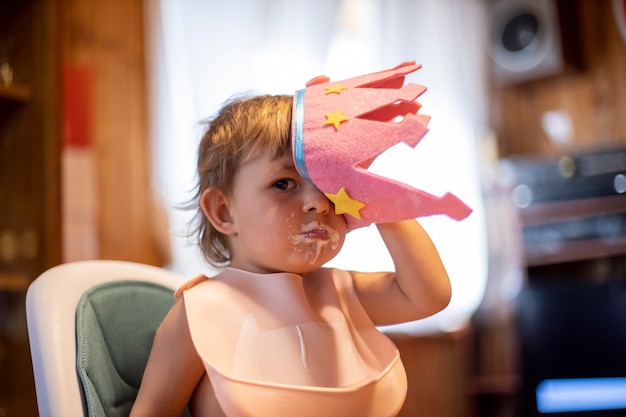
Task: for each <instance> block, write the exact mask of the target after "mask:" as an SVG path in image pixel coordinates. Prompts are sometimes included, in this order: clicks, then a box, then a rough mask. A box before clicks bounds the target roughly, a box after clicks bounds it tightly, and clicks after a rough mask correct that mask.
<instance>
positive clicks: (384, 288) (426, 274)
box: [354, 220, 452, 325]
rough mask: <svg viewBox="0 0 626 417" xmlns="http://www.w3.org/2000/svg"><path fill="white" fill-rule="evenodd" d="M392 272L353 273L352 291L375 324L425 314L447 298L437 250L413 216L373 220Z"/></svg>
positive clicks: (446, 283) (448, 291)
mask: <svg viewBox="0 0 626 417" xmlns="http://www.w3.org/2000/svg"><path fill="white" fill-rule="evenodd" d="M376 226H377V227H378V230H379V232H380V234H381V236H382V238H383V241H384V242H385V244H386V245H387V249H388V250H389V253H390V254H391V257H392V259H393V262H394V265H395V273H358V272H357V273H355V274H354V278H355V279H354V281H355V287H356V291H357V293H358V296H359V299H360V300H361V303H362V305H363V306H364V307H365V309H366V311H367V312H368V314H369V316H370V317H371V318H372V320H373V321H374V323H375V324H376V325H386V324H395V323H402V322H406V321H412V320H417V319H420V318H424V317H428V316H430V315H433V314H435V313H437V312H438V311H441V310H443V309H444V308H445V307H446V306H447V305H448V303H449V302H450V296H451V292H452V291H451V287H450V280H449V278H448V274H447V272H446V270H445V268H444V266H443V263H442V262H441V258H440V257H439V253H438V252H437V249H436V248H435V245H434V244H433V242H432V241H431V239H430V237H429V236H428V234H427V233H426V231H425V230H424V229H423V228H422V227H421V226H420V224H419V223H418V222H417V221H415V220H407V221H402V222H397V223H383V224H377V225H376Z"/></svg>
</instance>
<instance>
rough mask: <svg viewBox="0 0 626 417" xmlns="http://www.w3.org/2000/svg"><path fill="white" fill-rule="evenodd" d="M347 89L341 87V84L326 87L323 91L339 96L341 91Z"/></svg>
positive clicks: (343, 86)
mask: <svg viewBox="0 0 626 417" xmlns="http://www.w3.org/2000/svg"><path fill="white" fill-rule="evenodd" d="M347 89H348V87H346V86H345V85H341V84H335V85H331V86H328V87H324V90H326V94H333V93H334V94H341V92H342V91H343V90H347Z"/></svg>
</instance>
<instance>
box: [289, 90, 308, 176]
mask: <svg viewBox="0 0 626 417" xmlns="http://www.w3.org/2000/svg"><path fill="white" fill-rule="evenodd" d="M304 92H305V90H304V89H302V90H297V91H296V92H295V94H294V98H293V100H294V103H293V110H294V111H293V157H294V162H295V164H296V169H297V170H298V172H299V173H300V175H302V178H304V179H305V180H307V181H311V179H310V178H309V173H308V172H307V170H306V165H305V163H304V140H303V137H302V136H303V132H302V130H303V129H304Z"/></svg>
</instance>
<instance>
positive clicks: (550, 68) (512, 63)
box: [486, 0, 581, 85]
mask: <svg viewBox="0 0 626 417" xmlns="http://www.w3.org/2000/svg"><path fill="white" fill-rule="evenodd" d="M577 3H578V1H575V0H565V1H556V0H491V1H488V9H489V10H488V17H487V25H486V26H487V33H486V44H487V50H488V52H489V55H490V57H491V60H492V63H493V66H492V68H493V79H494V81H495V82H496V84H498V85H510V84H518V83H522V82H527V81H532V80H537V79H541V78H545V77H549V76H553V75H558V74H561V73H563V72H564V71H566V70H569V69H575V68H579V67H580V66H581V56H580V48H579V45H578V43H579V42H578V32H579V31H578V30H577V26H578V22H577V20H578V19H577Z"/></svg>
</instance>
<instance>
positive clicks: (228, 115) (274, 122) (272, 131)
mask: <svg viewBox="0 0 626 417" xmlns="http://www.w3.org/2000/svg"><path fill="white" fill-rule="evenodd" d="M292 102H293V98H292V96H288V95H278V96H269V95H263V96H252V97H249V96H248V97H234V98H231V99H230V100H229V101H228V102H226V103H225V104H224V105H223V107H222V108H221V110H220V111H219V113H218V114H217V115H216V116H215V117H214V118H212V119H209V120H206V121H205V122H204V123H205V124H206V130H205V132H204V134H203V135H202V139H201V141H200V146H199V148H198V166H197V175H198V184H197V187H196V188H197V189H196V193H195V195H194V197H193V199H192V201H191V204H190V205H189V206H188V207H189V208H193V209H195V210H196V216H195V219H194V222H195V224H196V226H195V228H194V229H193V232H194V233H195V234H197V238H198V243H199V245H200V249H201V251H202V254H203V255H204V258H205V259H206V260H207V261H208V262H209V263H210V264H211V265H213V266H216V267H220V266H225V265H228V263H229V262H230V251H229V248H228V242H227V240H226V236H224V235H223V234H222V233H220V232H219V231H217V230H216V229H215V228H214V227H213V226H212V225H211V223H210V222H209V220H208V219H207V218H206V216H205V215H204V213H203V212H202V210H201V209H200V199H201V198H202V194H203V193H204V191H205V190H207V189H209V188H216V189H219V190H221V191H223V192H225V193H229V192H230V191H232V185H233V178H234V176H235V173H236V172H237V170H238V169H239V167H240V166H241V164H242V163H244V162H246V161H248V160H250V159H253V158H255V157H256V156H258V155H260V154H261V153H262V152H265V151H267V150H268V149H269V150H270V152H271V153H272V155H273V157H275V158H279V157H281V156H283V155H284V154H285V152H291V108H292Z"/></svg>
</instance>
